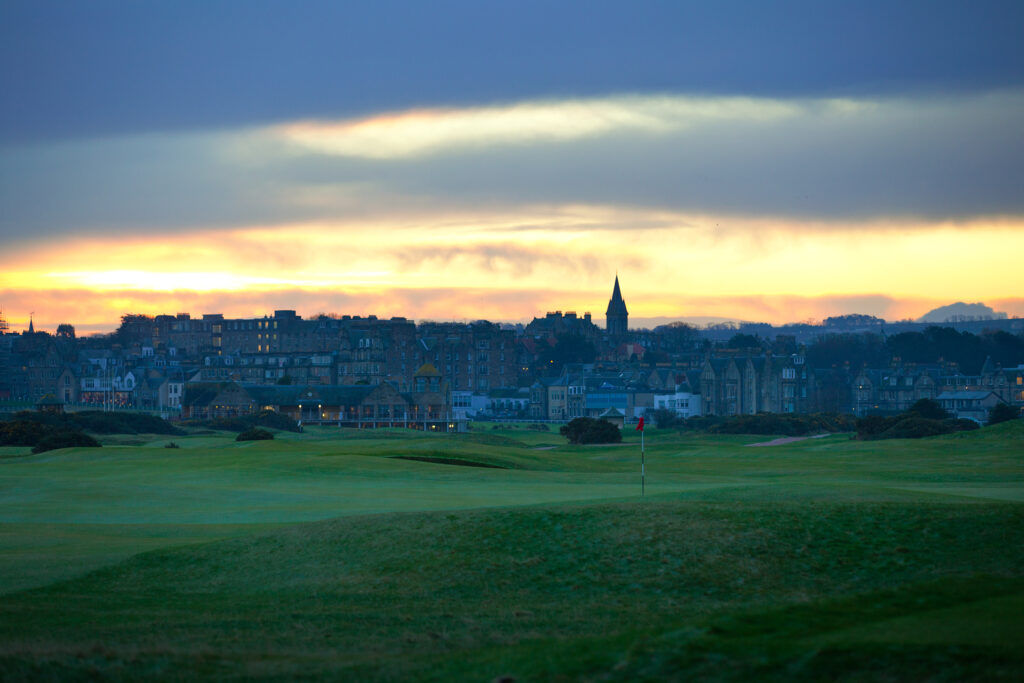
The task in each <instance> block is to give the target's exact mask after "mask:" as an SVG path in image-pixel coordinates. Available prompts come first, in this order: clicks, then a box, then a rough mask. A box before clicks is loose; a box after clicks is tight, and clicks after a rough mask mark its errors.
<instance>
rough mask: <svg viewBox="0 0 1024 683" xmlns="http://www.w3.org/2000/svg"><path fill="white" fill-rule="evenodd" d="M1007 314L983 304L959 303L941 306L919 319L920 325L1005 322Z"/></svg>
mask: <svg viewBox="0 0 1024 683" xmlns="http://www.w3.org/2000/svg"><path fill="white" fill-rule="evenodd" d="M1005 319H1006V314H1005V313H999V312H996V311H993V310H992V309H991V308H989V307H988V306H986V305H985V304H983V303H980V302H979V303H974V304H965V303H964V302H962V301H957V302H956V303H955V304H949V305H948V306H940V307H938V308H936V309H933V310H931V311H928V312H927V313H925V314H924V315H922V316H921V317H920V318H918V319H917V322H919V323H946V322H958V321H962V320H1005Z"/></svg>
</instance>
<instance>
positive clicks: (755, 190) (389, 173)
mask: <svg viewBox="0 0 1024 683" xmlns="http://www.w3.org/2000/svg"><path fill="white" fill-rule="evenodd" d="M1020 120H1024V92H1017V91H1014V92H1001V93H990V94H983V95H971V96H959V97H917V98H909V99H842V100H836V99H799V98H798V99H764V98H762V99H752V98H707V97H691V96H645V97H639V96H633V97H618V98H598V99H593V100H579V99H573V100H566V101H544V102H523V103H516V104H511V105H508V106H502V107H497V106H492V107H487V108H480V109H472V108H471V109H465V110H444V111H433V112H427V113H423V112H394V113H391V114H385V115H379V116H373V117H368V118H365V119H359V120H350V121H342V122H338V123H336V124H322V123H321V124H295V125H294V126H283V127H281V126H272V127H269V128H256V129H245V130H236V131H222V132H209V133H202V134H198V133H194V134H179V135H144V136H129V137H123V138H114V139H100V140H91V141H83V142H74V143H70V142H69V143H59V144H46V145H23V146H17V147H14V148H10V149H7V150H5V153H4V154H3V155H0V206H2V207H3V210H2V212H0V243H6V244H10V243H15V242H23V241H25V240H27V239H45V238H47V237H48V236H54V235H67V234H75V233H77V234H82V233H83V232H86V231H91V232H93V233H100V234H103V233H106V234H109V233H114V232H117V233H122V234H128V233H134V234H139V233H143V232H147V231H150V232H165V231H172V230H185V231H196V230H204V229H208V228H224V227H240V226H249V225H273V224H275V223H284V224H288V223H297V222H304V221H335V222H338V221H342V222H344V221H349V220H355V219H360V218H362V219H378V218H380V217H382V216H387V217H394V216H403V217H406V218H409V219H413V220H414V219H415V217H417V216H419V217H423V218H424V219H425V220H427V221H432V222H436V220H435V218H436V217H438V216H443V215H445V214H467V213H470V212H476V213H478V214H480V215H482V216H486V214H488V213H506V214H508V213H514V212H520V211H521V209H522V207H523V206H529V207H541V206H549V207H562V206H566V205H576V206H587V205H595V204H598V205H601V206H604V207H618V209H619V210H620V211H622V212H623V216H622V217H620V218H619V219H616V220H613V221H612V222H611V223H609V224H608V227H610V228H612V229H619V230H629V229H633V228H634V227H635V225H636V224H635V223H634V222H632V221H631V220H629V218H628V217H627V216H626V215H625V214H626V213H628V212H630V211H632V212H634V214H641V213H642V214H645V215H646V218H647V219H650V218H651V217H652V216H654V215H655V214H656V213H658V212H661V213H663V214H675V215H677V216H678V215H684V214H685V215H695V214H696V215H706V216H709V215H716V216H721V217H725V218H728V217H730V216H738V217H748V218H749V217H751V216H759V217H767V218H771V219H773V220H786V219H790V220H793V221H794V222H800V223H802V224H804V225H808V224H810V223H813V222H815V221H817V222H818V223H819V227H820V228H821V229H831V228H832V227H837V226H838V227H840V228H843V227H844V226H845V227H846V228H850V227H853V228H856V227H857V226H856V224H858V223H859V224H861V225H864V224H871V223H878V222H885V221H888V222H890V223H893V224H898V223H902V224H905V225H911V224H914V223H915V222H916V223H920V222H922V221H924V222H928V221H931V222H935V221H940V220H944V221H958V222H963V223H968V224H969V223H971V222H972V221H975V219H977V218H978V217H991V218H994V219H998V218H999V217H1010V218H1013V217H1019V216H1021V215H1024V193H1022V192H1021V191H1020V188H1021V187H1022V186H1024V127H1021V126H1020V125H1019V121H1020ZM311 126H312V127H311ZM297 131H298V132H297ZM295 136H299V138H298V139H301V140H302V142H301V143H299V142H296V137H295ZM303 136H305V137H303ZM306 138H308V139H306ZM314 148H315V149H316V150H317V151H313V149H314ZM352 155H356V156H352ZM359 155H363V156H359ZM544 222H545V223H548V222H550V221H549V220H545V221H544ZM975 222H976V221H975ZM529 227H530V226H529V224H522V225H519V226H509V228H519V229H529Z"/></svg>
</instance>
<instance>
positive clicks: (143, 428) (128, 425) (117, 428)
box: [16, 410, 184, 435]
mask: <svg viewBox="0 0 1024 683" xmlns="http://www.w3.org/2000/svg"><path fill="white" fill-rule="evenodd" d="M16 417H17V419H18V420H24V421H29V422H36V423H39V424H41V425H44V426H45V427H49V428H50V430H51V431H52V430H57V431H62V432H80V431H89V432H92V433H94V434H174V435H177V434H184V432H182V431H181V430H180V429H178V428H177V427H175V426H174V425H172V424H171V423H170V422H168V421H167V420H164V419H163V418H159V417H156V416H155V415H150V414H148V413H108V412H104V411H102V410H83V411H81V412H77V413H44V412H39V411H31V410H23V411H21V412H20V413H18V414H17V416H16Z"/></svg>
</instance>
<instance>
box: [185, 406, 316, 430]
mask: <svg viewBox="0 0 1024 683" xmlns="http://www.w3.org/2000/svg"><path fill="white" fill-rule="evenodd" d="M190 424H191V425H194V426H202V427H211V428H212V429H219V430H222V431H225V432H244V431H248V430H250V429H254V428H255V427H267V428H269V429H278V430H280V431H282V432H298V431H301V430H300V429H299V424H298V423H297V422H296V421H295V420H293V419H291V418H290V417H288V416H287V415H282V414H281V413H278V412H274V411H273V410H261V411H260V412H258V413H256V414H254V415H239V416H238V417H218V418H214V419H212V420H200V421H198V422H192V423H190Z"/></svg>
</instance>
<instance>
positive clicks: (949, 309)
mask: <svg viewBox="0 0 1024 683" xmlns="http://www.w3.org/2000/svg"><path fill="white" fill-rule="evenodd" d="M617 280H618V277H617V276H616V283H617ZM594 308H595V310H599V309H600V308H602V307H601V306H595V307H594ZM280 310H291V311H296V309H293V308H275V309H273V310H271V311H261V312H254V313H251V314H245V313H242V314H238V315H236V314H228V313H225V312H222V311H174V312H173V313H171V312H169V311H146V312H143V311H132V312H125V313H123V314H122V317H121V318H118V320H116V321H113V322H110V323H107V324H103V325H102V327H98V328H97V327H96V326H92V325H90V326H86V327H83V328H82V329H79V325H78V324H76V323H75V321H74V320H61V321H60V322H52V321H49V320H46V319H45V318H44V319H40V318H37V317H35V315H36V312H34V311H33V312H30V314H29V317H28V319H27V320H18V319H17V318H14V319H12V318H9V317H8V316H7V315H6V313H5V311H4V309H3V308H2V307H0V322H2V323H3V324H4V326H5V327H4V328H2V329H0V331H4V332H19V331H28V330H29V329H30V328H32V329H33V330H34V331H37V332H38V331H47V330H55V329H56V328H57V327H58V326H59V325H63V324H70V325H72V326H73V327H75V329H76V332H77V333H78V334H80V335H82V334H84V335H90V334H109V333H112V332H114V331H115V330H116V329H117V328H118V326H119V325H120V324H121V322H122V320H123V316H131V315H145V316H149V317H156V316H161V315H163V316H167V315H171V316H178V315H189V316H193V317H195V318H197V319H198V318H201V317H203V316H204V315H205V316H210V315H214V316H223V317H224V318H226V319H248V320H255V319H258V318H270V317H272V316H273V313H274V311H280ZM296 312H297V314H298V316H299V317H300V318H304V319H307V320H308V319H315V318H316V317H317V316H322V315H325V316H328V317H331V318H392V317H394V318H403V319H408V320H410V321H413V322H417V323H420V322H437V323H472V322H477V321H486V322H493V323H497V324H502V325H512V326H516V325H518V326H525V325H527V324H528V323H529V322H531V321H533V320H538V319H541V318H543V317H544V316H545V315H551V314H552V313H554V314H558V315H561V314H566V315H578V316H579V317H580V318H583V317H584V316H588V317H590V318H592V320H593V322H594V324H595V325H598V326H599V327H602V328H604V327H606V325H607V320H606V318H605V317H601V316H598V315H592V312H591V311H590V310H584V311H576V310H572V309H569V308H564V309H554V310H549V311H544V312H539V311H538V312H537V313H536V314H535V315H533V316H531V317H530V318H528V319H516V320H502V319H487V318H479V317H478V318H459V319H455V318H416V317H415V316H411V315H401V314H396V315H393V316H380V315H377V314H376V313H373V312H363V313H346V312H338V311H323V310H319V311H316V312H303V311H296ZM859 315H869V314H863V313H842V314H837V315H835V316H826V317H825V318H823V319H821V320H816V319H812V320H790V321H785V322H781V323H777V322H770V321H765V320H739V319H734V318H726V317H716V316H707V317H704V318H689V319H686V318H681V317H671V316H668V317H659V318H642V317H641V318H636V317H633V316H631V320H630V329H653V328H656V327H658V326H661V325H669V324H671V323H676V322H680V323H686V324H688V325H691V326H693V327H695V328H697V329H700V328H702V327H711V326H714V325H719V324H736V325H758V324H764V325H770V326H772V327H785V326H787V325H822V324H823V323H824V322H825V321H826V320H828V319H829V318H842V317H844V316H859ZM943 316H945V317H943ZM872 317H875V316H872ZM1019 317H1022V316H1017V315H1008V314H1007V313H1006V312H1005V311H996V310H994V309H992V308H991V307H989V306H986V305H985V304H984V302H973V303H965V302H961V301H958V302H955V303H952V304H949V305H946V306H941V307H938V308H935V309H931V310H930V311H927V312H925V313H924V314H922V315H921V316H917V317H912V318H911V317H908V318H902V319H898V320H885V319H882V320H884V321H885V322H887V323H897V322H899V323H907V322H915V323H928V322H931V323H935V324H942V323H946V322H957V321H960V322H962V321H967V320H979V321H981V320H1000V319H1006V318H1019ZM41 320H43V321H45V322H40V321H41Z"/></svg>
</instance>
